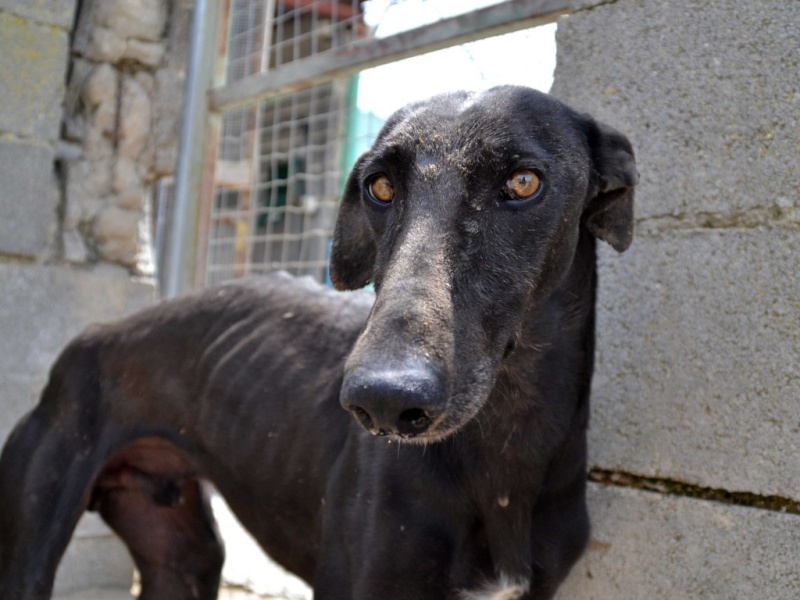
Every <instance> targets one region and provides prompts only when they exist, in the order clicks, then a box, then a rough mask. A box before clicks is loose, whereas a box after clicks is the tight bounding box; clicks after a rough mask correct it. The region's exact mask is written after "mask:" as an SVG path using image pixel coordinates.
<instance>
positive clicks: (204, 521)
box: [91, 438, 224, 600]
mask: <svg viewBox="0 0 800 600" xmlns="http://www.w3.org/2000/svg"><path fill="white" fill-rule="evenodd" d="M167 446H168V443H153V439H152V438H151V439H149V440H143V441H140V442H136V443H134V444H133V445H132V446H130V447H128V448H127V449H126V450H125V451H123V453H122V455H121V456H120V457H118V458H117V459H115V460H113V461H112V463H111V465H110V466H109V468H108V469H107V470H106V471H105V472H104V473H103V475H102V476H101V477H100V479H99V480H98V483H97V485H96V487H95V492H94V497H93V499H92V506H91V508H92V509H95V510H98V511H99V512H100V514H101V515H102V517H103V519H105V521H106V522H107V523H108V524H109V525H110V526H111V528H112V529H113V530H114V531H115V532H116V533H117V534H118V535H119V536H120V537H121V538H122V539H123V541H124V542H125V544H126V545H127V546H128V549H129V551H130V553H131V555H132V556H133V559H134V562H135V563H136V567H137V568H138V570H139V573H140V575H141V594H140V596H139V598H140V599H141V600H160V599H163V598H170V599H174V600H189V599H191V600H213V599H214V598H216V597H217V591H218V588H219V582H220V576H221V572H222V563H223V561H224V549H223V545H222V540H221V538H220V536H219V532H218V530H217V526H216V521H215V520H214V516H213V513H212V511H211V505H210V503H209V499H208V495H207V493H206V491H205V489H204V488H203V486H202V485H201V484H200V482H199V481H198V480H197V479H196V478H195V477H194V476H193V475H192V474H191V473H187V472H182V473H181V472H180V471H183V469H178V470H177V471H176V470H175V466H176V462H180V459H179V458H178V455H177V454H172V455H169V456H166V457H165V454H164V448H166V447H167ZM166 452H167V454H169V450H167V451H166ZM154 453H158V457H155V455H154ZM134 457H135V458H134ZM143 457H145V458H146V459H149V460H145V459H143Z"/></svg>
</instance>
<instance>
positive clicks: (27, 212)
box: [0, 109, 58, 256]
mask: <svg viewBox="0 0 800 600" xmlns="http://www.w3.org/2000/svg"><path fill="white" fill-rule="evenodd" d="M0 110H2V109H0ZM0 182H1V183H0V215H2V217H1V218H0V253H7V254H17V255H24V256H39V255H41V254H43V253H44V252H45V250H46V248H47V247H48V244H49V243H50V241H51V237H52V236H53V234H54V233H55V229H56V224H57V215H56V208H57V205H58V181H57V180H56V176H55V172H54V167H53V151H52V149H51V148H50V147H49V146H46V145H41V144H32V143H29V142H25V141H19V140H0Z"/></svg>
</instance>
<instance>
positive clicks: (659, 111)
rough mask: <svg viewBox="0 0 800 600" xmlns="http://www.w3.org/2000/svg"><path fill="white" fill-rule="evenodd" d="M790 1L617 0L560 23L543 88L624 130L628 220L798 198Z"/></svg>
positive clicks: (796, 58) (798, 14) (799, 21)
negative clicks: (629, 164) (554, 58)
mask: <svg viewBox="0 0 800 600" xmlns="http://www.w3.org/2000/svg"><path fill="white" fill-rule="evenodd" d="M798 39H800V2H797V0H770V2H766V3H764V2H725V1H720V0H713V1H711V2H709V1H707V0H677V1H672V0H670V2H666V1H665V0H620V1H618V2H615V3H613V4H609V5H605V6H600V7H597V8H595V9H592V10H588V11H585V12H582V13H579V14H576V15H573V16H570V17H566V18H563V19H561V20H560V21H559V25H558V34H557V43H558V64H557V67H556V75H555V83H554V86H553V93H554V94H555V95H556V96H558V97H560V98H562V99H563V100H565V101H567V102H568V103H570V104H572V105H574V106H576V107H577V108H580V109H582V110H586V111H588V112H590V113H592V114H593V115H595V116H596V117H597V118H599V119H601V120H604V121H606V122H608V123H609V124H610V125H612V126H614V127H617V128H618V129H620V130H621V131H623V132H625V133H626V134H627V135H628V136H629V137H630V138H631V140H632V141H633V144H634V148H635V149H636V151H637V158H638V161H637V162H638V165H639V169H640V171H641V173H642V182H641V186H640V190H639V195H638V205H637V213H638V215H639V217H650V216H658V215H673V216H681V215H686V214H690V213H707V212H720V213H726V214H727V213H735V212H738V211H745V210H748V209H753V208H762V207H764V208H771V207H777V208H780V207H782V206H784V207H785V206H786V205H787V204H788V205H791V204H794V205H795V206H798V204H800V201H798V195H799V194H800V160H797V156H798V152H799V151H800V150H799V148H798V132H799V131H800V77H798V73H799V72H800V44H798V42H797V40H798Z"/></svg>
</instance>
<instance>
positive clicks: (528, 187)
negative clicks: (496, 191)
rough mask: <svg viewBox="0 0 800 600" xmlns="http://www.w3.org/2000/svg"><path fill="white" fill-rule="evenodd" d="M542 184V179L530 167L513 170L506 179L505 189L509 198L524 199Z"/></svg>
mask: <svg viewBox="0 0 800 600" xmlns="http://www.w3.org/2000/svg"><path fill="white" fill-rule="evenodd" d="M541 185H542V180H541V179H540V178H539V176H538V175H537V174H536V171H532V170H531V169H520V170H519V171H514V172H513V173H512V174H511V177H509V179H508V181H506V191H507V192H508V195H509V196H511V198H514V199H517V200H524V199H525V198H530V197H531V196H533V195H534V194H535V193H536V192H538V191H539V188H540V187H541Z"/></svg>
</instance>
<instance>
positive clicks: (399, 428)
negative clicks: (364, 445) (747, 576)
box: [340, 365, 449, 438]
mask: <svg viewBox="0 0 800 600" xmlns="http://www.w3.org/2000/svg"><path fill="white" fill-rule="evenodd" d="M448 397H449V389H448V385H447V381H446V379H445V377H444V376H443V375H442V374H441V373H440V372H438V371H437V370H435V369H434V368H432V367H430V366H428V365H413V366H408V367H401V368H396V369H387V368H377V369H371V368H366V367H362V366H359V367H356V368H354V369H352V370H350V371H349V372H348V373H347V374H346V375H345V378H344V382H343V384H342V392H341V396H340V403H341V405H342V406H343V407H344V408H345V409H347V410H349V411H350V412H351V413H353V415H354V416H355V417H356V419H357V420H358V422H359V423H360V424H361V425H362V426H363V427H364V429H366V430H367V431H369V432H370V433H372V434H374V435H390V436H395V437H402V438H412V437H416V436H419V435H422V434H424V433H425V432H426V431H428V430H429V429H430V428H431V426H432V425H433V424H434V422H435V421H436V419H437V417H439V415H440V414H441V413H442V411H443V410H444V407H445V406H446V404H447V399H448Z"/></svg>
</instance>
